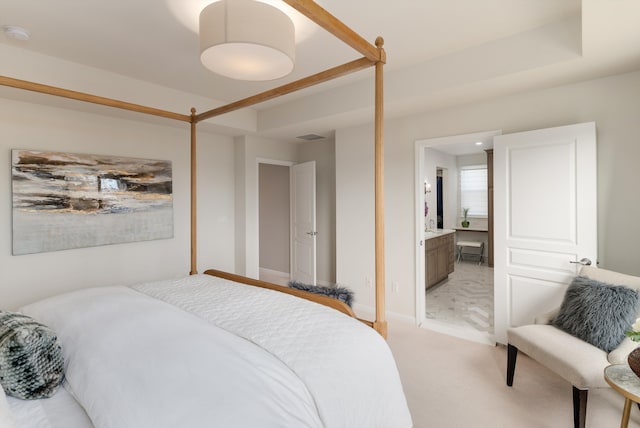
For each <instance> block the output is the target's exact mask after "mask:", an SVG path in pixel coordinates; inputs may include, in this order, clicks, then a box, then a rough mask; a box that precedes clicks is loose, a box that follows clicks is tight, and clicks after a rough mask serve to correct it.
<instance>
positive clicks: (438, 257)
mask: <svg viewBox="0 0 640 428" xmlns="http://www.w3.org/2000/svg"><path fill="white" fill-rule="evenodd" d="M454 236H455V230H452V229H436V230H433V231H427V232H425V266H426V269H427V272H426V275H425V288H429V287H432V286H434V285H435V284H437V283H439V282H440V281H442V280H444V279H447V277H448V276H449V274H450V273H451V272H453V270H454V267H455V243H454V241H455V239H454Z"/></svg>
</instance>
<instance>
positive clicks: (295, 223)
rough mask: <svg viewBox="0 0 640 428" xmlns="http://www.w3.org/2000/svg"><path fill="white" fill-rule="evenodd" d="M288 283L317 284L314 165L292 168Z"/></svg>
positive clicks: (306, 163)
mask: <svg viewBox="0 0 640 428" xmlns="http://www.w3.org/2000/svg"><path fill="white" fill-rule="evenodd" d="M290 182H291V279H292V280H295V281H300V282H304V283H305V284H313V285H315V284H316V236H317V232H316V163H315V162H313V161H312V162H305V163H301V164H297V165H294V166H292V167H291V180H290Z"/></svg>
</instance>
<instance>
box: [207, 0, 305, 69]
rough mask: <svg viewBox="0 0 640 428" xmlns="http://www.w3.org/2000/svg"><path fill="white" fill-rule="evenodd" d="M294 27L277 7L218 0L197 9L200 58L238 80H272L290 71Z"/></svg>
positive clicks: (244, 0) (247, 0)
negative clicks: (198, 14) (198, 11)
mask: <svg viewBox="0 0 640 428" xmlns="http://www.w3.org/2000/svg"><path fill="white" fill-rule="evenodd" d="M295 47H296V46H295V28H294V26H293V22H292V21H291V19H290V18H289V17H288V16H287V15H286V14H285V13H284V12H282V11H280V10H279V9H277V8H275V7H273V6H271V5H268V4H266V3H261V2H259V1H255V0H221V1H218V2H216V3H212V4H210V5H208V6H207V7H205V8H204V9H203V10H202V12H200V61H202V64H203V65H204V66H205V67H207V68H208V69H209V70H211V71H213V72H214V73H217V74H220V75H222V76H225V77H229V78H232V79H237V80H273V79H278V78H280V77H284V76H286V75H287V74H289V73H291V71H293V65H294V58H295Z"/></svg>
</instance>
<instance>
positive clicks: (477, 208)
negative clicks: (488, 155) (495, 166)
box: [460, 165, 488, 217]
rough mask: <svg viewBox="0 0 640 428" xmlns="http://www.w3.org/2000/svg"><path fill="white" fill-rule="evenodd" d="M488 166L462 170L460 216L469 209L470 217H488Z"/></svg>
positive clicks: (463, 168)
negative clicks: (465, 209) (464, 210)
mask: <svg viewBox="0 0 640 428" xmlns="http://www.w3.org/2000/svg"><path fill="white" fill-rule="evenodd" d="M487 205H488V202H487V166H486V165H477V166H465V167H462V168H461V169H460V216H462V209H463V208H469V214H468V215H469V216H470V217H487V216H488V208H487Z"/></svg>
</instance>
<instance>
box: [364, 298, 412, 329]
mask: <svg viewBox="0 0 640 428" xmlns="http://www.w3.org/2000/svg"><path fill="white" fill-rule="evenodd" d="M353 311H354V312H355V313H356V314H357V315H358V317H360V318H365V319H366V318H369V319H373V317H374V316H375V313H376V311H375V308H374V307H373V306H368V305H362V304H358V303H354V304H353ZM385 315H386V318H387V320H388V321H402V322H405V323H410V324H414V325H417V324H418V323H417V322H416V319H415V317H412V316H409V315H405V314H400V313H398V312H392V311H386V312H385Z"/></svg>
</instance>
